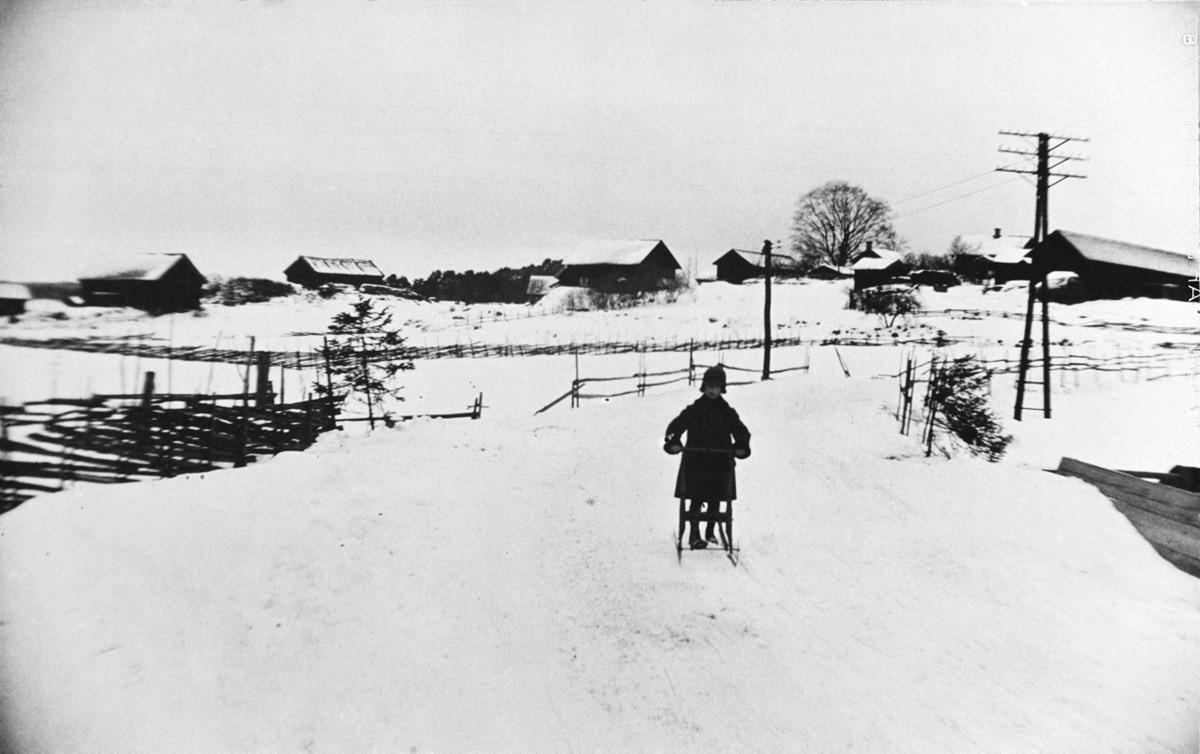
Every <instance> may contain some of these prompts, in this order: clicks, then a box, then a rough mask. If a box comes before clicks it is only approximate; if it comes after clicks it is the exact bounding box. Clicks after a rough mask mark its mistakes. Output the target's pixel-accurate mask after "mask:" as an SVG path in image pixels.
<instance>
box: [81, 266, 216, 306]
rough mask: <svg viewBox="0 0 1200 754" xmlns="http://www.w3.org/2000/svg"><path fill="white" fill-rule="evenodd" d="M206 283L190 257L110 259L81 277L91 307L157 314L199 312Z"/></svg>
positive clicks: (85, 296)
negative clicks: (202, 289)
mask: <svg viewBox="0 0 1200 754" xmlns="http://www.w3.org/2000/svg"><path fill="white" fill-rule="evenodd" d="M206 282H207V280H206V279H205V277H204V276H203V275H201V274H200V271H199V270H197V269H196V265H194V264H192V260H190V259H188V257H187V255H186V254H125V255H118V256H113V257H106V258H104V259H102V260H98V261H97V262H95V263H94V264H93V265H92V266H90V267H89V268H88V269H87V270H86V272H85V274H84V275H82V276H80V278H79V284H80V287H81V288H82V289H83V302H84V303H85V304H86V305H88V306H129V307H133V308H134V309H143V310H145V311H149V312H155V313H159V312H178V311H186V310H188V309H199V308H200V291H201V288H202V287H203V286H204V284H205V283H206Z"/></svg>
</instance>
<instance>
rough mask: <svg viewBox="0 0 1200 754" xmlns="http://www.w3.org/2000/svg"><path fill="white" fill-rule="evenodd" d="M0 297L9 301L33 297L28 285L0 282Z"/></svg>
mask: <svg viewBox="0 0 1200 754" xmlns="http://www.w3.org/2000/svg"><path fill="white" fill-rule="evenodd" d="M0 298H2V299H8V300H10V301H25V300H28V299H31V298H33V294H32V293H30V291H29V286H27V285H22V284H20V283H0Z"/></svg>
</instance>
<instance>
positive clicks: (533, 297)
mask: <svg viewBox="0 0 1200 754" xmlns="http://www.w3.org/2000/svg"><path fill="white" fill-rule="evenodd" d="M556 285H558V278H556V277H554V276H553V275H530V276H529V282H528V283H526V284H525V298H526V300H527V301H528V302H529V303H531V304H534V303H537V302H538V301H539V300H540V299H541V298H542V296H545V295H546V294H547V293H549V291H550V289H551V288H553V287H554V286H556Z"/></svg>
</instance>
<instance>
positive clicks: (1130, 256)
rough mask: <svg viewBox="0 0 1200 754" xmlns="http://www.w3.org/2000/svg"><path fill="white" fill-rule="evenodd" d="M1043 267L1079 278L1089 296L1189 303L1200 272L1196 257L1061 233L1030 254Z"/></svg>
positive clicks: (1056, 233)
mask: <svg viewBox="0 0 1200 754" xmlns="http://www.w3.org/2000/svg"><path fill="white" fill-rule="evenodd" d="M1030 255H1031V256H1032V257H1033V261H1034V263H1035V264H1037V265H1038V267H1039V268H1041V269H1044V270H1048V271H1070V272H1074V273H1076V274H1077V275H1078V276H1079V282H1080V285H1081V288H1082V291H1081V295H1082V296H1083V297H1084V298H1091V299H1096V298H1124V297H1127V296H1150V297H1155V298H1173V299H1179V300H1183V301H1186V300H1187V298H1188V292H1189V281H1191V280H1194V279H1195V278H1196V276H1197V275H1198V274H1200V267H1198V266H1197V263H1196V259H1195V257H1190V256H1188V255H1186V254H1177V253H1175V252H1171V251H1163V250H1162V249H1152V248H1150V247H1148V246H1137V245H1135V244H1131V243H1125V242H1123V241H1113V240H1110V239H1107V238H1099V237H1097V236H1089V235H1086V234H1084V233H1076V232H1074V231H1068V230H1056V231H1054V232H1053V233H1051V234H1050V235H1049V236H1047V237H1046V240H1044V241H1042V242H1041V243H1040V244H1038V245H1037V246H1036V247H1035V248H1034V249H1033V251H1032V252H1031V254H1030Z"/></svg>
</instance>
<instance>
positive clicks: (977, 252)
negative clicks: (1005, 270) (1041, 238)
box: [959, 235, 1030, 264]
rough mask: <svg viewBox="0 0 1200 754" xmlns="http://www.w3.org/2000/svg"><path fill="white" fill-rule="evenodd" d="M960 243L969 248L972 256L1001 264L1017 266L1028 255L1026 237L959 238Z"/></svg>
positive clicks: (1027, 238)
mask: <svg viewBox="0 0 1200 754" xmlns="http://www.w3.org/2000/svg"><path fill="white" fill-rule="evenodd" d="M959 238H960V239H961V240H962V242H963V243H964V244H965V245H966V246H967V247H969V248H970V250H971V251H970V252H969V253H970V254H972V255H973V256H979V257H984V258H985V259H990V260H991V261H993V262H999V263H1001V264H1017V263H1018V262H1023V261H1025V255H1026V254H1028V253H1029V240H1030V239H1029V237H1028V236H1000V237H999V238H996V237H995V236H991V235H988V236H974V235H972V236H960V237H959Z"/></svg>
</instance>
